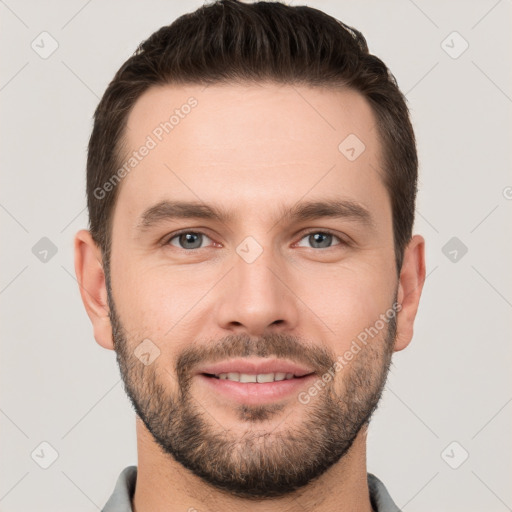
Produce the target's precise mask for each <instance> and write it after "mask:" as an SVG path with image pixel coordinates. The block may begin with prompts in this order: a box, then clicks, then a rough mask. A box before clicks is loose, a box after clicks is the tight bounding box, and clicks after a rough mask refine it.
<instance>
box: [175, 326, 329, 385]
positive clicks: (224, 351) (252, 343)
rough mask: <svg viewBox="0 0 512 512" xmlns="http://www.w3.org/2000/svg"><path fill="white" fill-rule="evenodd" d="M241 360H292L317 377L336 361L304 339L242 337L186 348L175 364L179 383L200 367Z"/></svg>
mask: <svg viewBox="0 0 512 512" xmlns="http://www.w3.org/2000/svg"><path fill="white" fill-rule="evenodd" d="M239 357H262V358H268V357H277V358H282V359H289V360H291V361H293V362H295V363H298V364H303V365H305V366H310V367H313V368H314V371H315V372H317V373H318V374H324V373H326V372H327V370H328V369H329V368H331V367H332V366H333V365H334V363H335V360H336V355H335V354H334V353H333V352H331V351H329V350H328V349H327V348H325V347H323V346H319V345H318V344H314V343H311V342H309V341H306V340H304V339H303V338H301V337H297V336H291V335H288V334H283V333H271V334H264V335H262V336H259V337H257V338H254V337H251V336H249V335H248V334H245V333H242V334H233V335H228V336H226V337H224V338H222V339H221V340H218V341H209V342H203V343H197V344H195V345H192V346H189V347H187V348H186V349H184V350H183V352H182V353H181V354H180V355H179V357H178V358H177V360H176V365H175V371H176V375H177V376H178V380H179V381H180V382H182V383H186V382H188V381H189V379H190V378H191V376H192V374H193V373H194V369H195V368H196V367H197V366H198V365H199V364H202V363H206V362H208V363H216V362H218V361H222V360H225V359H232V358H239Z"/></svg>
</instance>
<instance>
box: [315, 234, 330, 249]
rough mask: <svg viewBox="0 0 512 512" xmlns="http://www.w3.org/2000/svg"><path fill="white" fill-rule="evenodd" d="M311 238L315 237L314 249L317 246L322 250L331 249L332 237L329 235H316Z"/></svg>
mask: <svg viewBox="0 0 512 512" xmlns="http://www.w3.org/2000/svg"><path fill="white" fill-rule="evenodd" d="M311 237H313V243H312V245H313V247H315V244H318V245H317V247H318V246H321V248H325V247H329V243H330V241H331V238H332V235H329V234H328V233H314V234H313V235H311Z"/></svg>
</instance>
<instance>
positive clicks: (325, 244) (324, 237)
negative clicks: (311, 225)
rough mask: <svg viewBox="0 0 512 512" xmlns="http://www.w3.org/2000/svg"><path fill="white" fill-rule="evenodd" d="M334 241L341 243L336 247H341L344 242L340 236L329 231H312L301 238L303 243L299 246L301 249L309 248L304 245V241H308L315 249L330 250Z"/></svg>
mask: <svg viewBox="0 0 512 512" xmlns="http://www.w3.org/2000/svg"><path fill="white" fill-rule="evenodd" d="M333 239H336V240H338V242H339V243H337V244H334V245H341V244H343V243H344V242H343V241H342V240H341V238H339V237H338V236H336V235H334V234H333V233H330V232H328V231H311V232H310V233H308V234H306V235H305V236H303V237H302V238H301V241H300V242H299V243H298V244H297V245H298V246H299V247H308V246H304V245H303V244H302V240H307V242H308V243H310V244H311V245H310V247H312V248H313V249H328V248H329V247H332V245H333V243H332V242H333Z"/></svg>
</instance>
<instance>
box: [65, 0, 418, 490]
mask: <svg viewBox="0 0 512 512" xmlns="http://www.w3.org/2000/svg"><path fill="white" fill-rule="evenodd" d="M417 165H418V163H417V155H416V147H415V138H414V133H413V129H412V126H411V123H410V120H409V114H408V109H407V106H406V103H405V99H404V97H403V95H402V94H401V92H400V90H399V89H398V86H397V84H396V81H395V79H394V77H393V75H392V74H391V73H390V72H389V70H388V69H387V67H386V66H385V64H384V63H383V62H382V61H381V60H380V59H378V58H377V57H375V56H373V55H371V54H370V53H369V51H368V47H367V44H366V41H365V39H364V37H363V35H362V34H361V33H360V32H358V31H357V30H355V29H353V28H351V27H348V26H346V25H344V24H343V23H341V22H339V21H337V20H335V19H333V18H331V17H329V16H328V15H326V14H324V13H322V12H321V11H318V10H315V9H312V8H309V7H299V6H297V7H291V6H287V5H284V4H280V3H264V2H259V3H254V4H244V3H240V2H237V1H234V0H224V1H220V2H217V3H214V4H212V5H208V6H203V7H201V8H200V9H198V10H197V11H195V12H194V13H192V14H188V15H185V16H182V17H181V18H179V19H178V20H176V21H175V22H174V23H172V24H171V25H169V26H166V27H163V28H161V29H160V30H158V31H157V32H155V33H154V34H153V35H151V36H150V37H149V38H148V39H147V40H146V41H144V42H143V43H142V44H141V45H140V46H139V47H138V49H137V51H136V52H135V54H134V55H133V56H132V57H131V58H130V59H128V61H126V62H125V63H124V64H123V65H122V66H121V68H120V69H119V71H118V72H117V73H116V75H115V77H114V79H113V80H112V82H111V83H110V85H109V86H108V88H107V90H106V92H105V94H104V96H103V98H102V99H101V101H100V104H99V105H98V108H97V110H96V113H95V119H94V128H93V132H92V135H91V139H90V143H89V152H88V162H87V197H88V207H89V215H90V229H89V231H81V232H80V233H78V235H77V238H76V244H75V247H76V270H77V275H78V278H79V282H80V284H81V293H82V298H83V300H84V303H85V305H86V309H87V311H88V314H89V316H90V318H91V321H92V323H93V326H94V332H95V337H96V340H97V341H98V343H100V345H102V346H104V347H106V348H111V349H115V350H116V354H117V359H118V362H119V365H120V369H121V374H122V376H123V380H124V384H125V389H126V391H127V393H128V395H129V397H130V399H131V401H132V403H133V405H134V408H135V410H136V412H137V414H138V416H139V417H140V419H141V420H142V422H143V423H144V426H145V428H146V429H147V430H148V432H150V433H151V435H152V436H153V438H154V440H155V443H157V444H158V446H159V447H160V448H161V449H162V450H163V451H164V452H165V453H166V454H168V455H169V457H172V458H173V459H174V460H176V461H178V462H179V463H181V464H183V465H184V466H185V467H187V468H188V469H190V470H192V471H193V472H194V473H195V474H196V475H198V476H200V477H201V478H202V479H204V480H205V481H206V482H208V483H209V484H211V485H213V486H216V487H217V488H222V489H225V490H228V491H229V492H232V493H235V494H238V495H240V496H244V497H246V498H261V497H271V496H273V497H275V496H279V495H283V494H286V493H288V492H291V491H292V490H294V489H297V488H299V487H302V486H304V485H306V484H308V483H309V482H311V481H312V480H314V479H315V478H317V477H319V476H320V475H322V474H323V473H324V472H325V471H326V470H327V469H328V468H330V467H331V466H332V465H333V464H336V463H337V462H339V461H340V459H342V458H343V457H344V456H346V454H347V453H349V451H350V449H351V446H352V445H353V442H354V440H355V438H356V436H357V435H358V434H359V433H360V432H361V431H362V429H363V428H365V426H366V425H367V424H368V422H369V420H370V417H371V415H372V413H373V412H374V410H375V408H376V407H377V403H378V401H379V398H380V396H381V392H382V389H383V387H384V384H385V380H386V376H387V373H388V369H389V365H390V363H391V356H392V354H393V352H394V351H397V350H401V349H403V348H405V346H407V344H408V343H409V342H410V340H411V338H412V332H413V331H412V329H413V322H414V318H415V315H416V311H417V307H418V303H419V297H420V294H421V289H422V285H423V280H424V274H425V268H424V256H423V251H424V249H423V245H424V244H423V240H422V238H421V237H418V236H414V237H413V236H412V227H413V223H414V205H415V197H416V186H417ZM242 359H243V360H245V362H246V363H248V364H252V363H259V362H262V361H265V362H271V363H272V364H274V363H275V362H276V361H278V363H277V364H279V361H281V362H283V361H286V362H287V364H292V365H293V364H294V365H296V366H297V368H298V372H296V373H304V372H306V375H305V376H302V377H300V378H299V377H298V376H297V377H294V378H292V379H290V381H293V382H290V383H289V389H293V390H295V391H296V392H292V393H290V392H288V393H284V394H283V395H282V396H281V395H280V396H279V397H278V398H277V399H272V400H269V399H267V400H259V401H258V400H256V401H250V400H248V399H243V398H240V397H238V398H233V396H232V395H230V394H229V393H224V392H222V390H221V391H219V388H218V385H219V383H218V382H216V381H215V380H219V381H220V380H223V379H216V377H215V376H211V375H215V373H209V372H208V371H207V370H208V369H209V368H211V367H212V365H215V364H219V363H220V364H222V362H225V361H233V360H242ZM216 368H217V367H216ZM221 373H222V372H221ZM278 373H279V372H278ZM274 378H275V375H274ZM213 379H215V380H213ZM246 385H247V386H259V385H261V386H266V384H265V383H261V384H246ZM286 385H287V384H286ZM283 389H284V387H283ZM315 390H316V391H315ZM305 453H306V454H307V455H306V456H305V455H304V454H305Z"/></svg>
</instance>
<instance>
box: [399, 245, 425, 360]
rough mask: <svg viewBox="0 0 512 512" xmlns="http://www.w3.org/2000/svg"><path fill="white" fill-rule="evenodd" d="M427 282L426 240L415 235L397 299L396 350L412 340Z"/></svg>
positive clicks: (401, 348)
mask: <svg viewBox="0 0 512 512" xmlns="http://www.w3.org/2000/svg"><path fill="white" fill-rule="evenodd" d="M424 282H425V240H424V239H423V237H422V236H420V235H414V236H413V237H412V238H411V241H410V242H409V244H408V245H407V247H406V249H405V251H404V258H403V263H402V269H401V271H400V280H399V285H398V296H397V301H398V303H399V304H400V305H401V309H400V312H399V313H398V319H397V333H396V340H395V346H394V350H395V351H396V352H398V351H400V350H403V349H404V348H405V347H407V345H409V343H410V342H411V340H412V336H413V333H414V319H415V318H416V313H417V311H418V306H419V302H420V297H421V292H422V290H423V284H424Z"/></svg>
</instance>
